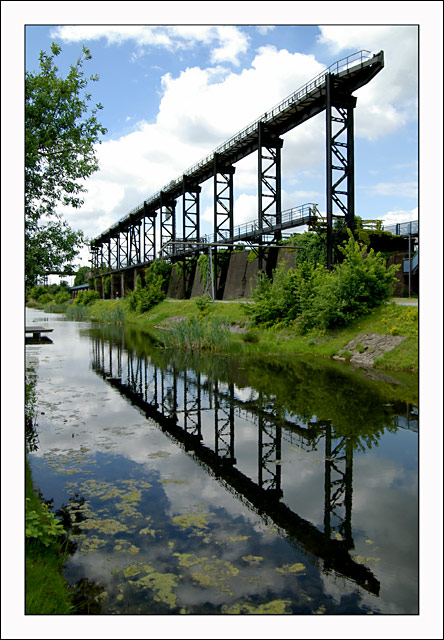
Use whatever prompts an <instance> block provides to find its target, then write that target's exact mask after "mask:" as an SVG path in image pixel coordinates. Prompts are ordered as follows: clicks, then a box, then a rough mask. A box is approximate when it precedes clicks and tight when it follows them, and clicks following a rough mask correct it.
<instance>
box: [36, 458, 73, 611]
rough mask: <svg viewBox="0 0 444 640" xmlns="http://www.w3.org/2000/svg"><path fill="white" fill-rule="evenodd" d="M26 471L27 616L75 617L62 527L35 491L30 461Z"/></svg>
mask: <svg viewBox="0 0 444 640" xmlns="http://www.w3.org/2000/svg"><path fill="white" fill-rule="evenodd" d="M25 468H26V475H25V495H26V531H27V537H26V545H25V567H26V582H25V612H26V614H27V615H30V614H31V615H32V614H35V615H54V614H71V613H73V605H72V602H71V595H70V589H69V585H68V583H67V582H66V580H65V579H64V577H63V575H62V571H63V564H64V561H65V552H64V546H63V545H64V543H63V537H61V536H60V535H59V534H60V533H61V532H60V531H59V529H60V525H58V523H57V520H55V519H54V518H53V516H52V514H51V513H50V512H49V511H48V510H47V509H46V506H45V505H44V503H43V502H42V500H41V498H40V496H39V495H38V492H37V491H36V489H35V488H34V485H33V482H32V476H31V470H30V467H29V463H28V460H26V467H25ZM30 534H32V535H30Z"/></svg>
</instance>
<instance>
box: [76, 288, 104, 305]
mask: <svg viewBox="0 0 444 640" xmlns="http://www.w3.org/2000/svg"><path fill="white" fill-rule="evenodd" d="M99 299H100V294H99V292H98V291H89V290H88V291H80V293H79V295H78V296H77V298H76V299H75V300H74V305H75V306H76V307H78V306H81V307H83V306H86V305H88V304H91V303H92V302H95V301H96V300H99Z"/></svg>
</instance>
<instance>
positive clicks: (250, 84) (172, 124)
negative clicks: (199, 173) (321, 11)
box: [73, 46, 324, 237]
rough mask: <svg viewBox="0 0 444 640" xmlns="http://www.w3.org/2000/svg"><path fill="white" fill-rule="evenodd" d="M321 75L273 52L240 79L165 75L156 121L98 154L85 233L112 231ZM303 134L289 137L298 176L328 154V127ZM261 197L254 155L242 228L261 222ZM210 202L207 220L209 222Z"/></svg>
mask: <svg viewBox="0 0 444 640" xmlns="http://www.w3.org/2000/svg"><path fill="white" fill-rule="evenodd" d="M322 69H323V66H322V65H321V64H320V63H319V62H318V61H316V60H315V58H314V57H313V56H306V55H303V54H299V53H295V54H292V53H290V52H288V51H286V50H280V51H279V50H277V49H276V48H275V47H271V46H269V47H263V48H261V49H260V50H259V51H258V52H257V55H256V56H255V57H254V59H253V61H252V63H251V65H250V66H249V67H247V68H244V69H242V70H241V71H239V72H234V71H231V72H230V71H227V70H226V69H223V68H221V67H220V66H216V67H209V68H205V69H202V68H200V67H197V66H196V67H191V68H187V69H186V70H184V71H182V72H181V73H180V74H179V75H178V76H177V77H174V76H173V75H172V74H165V75H164V76H163V77H162V85H161V89H162V97H161V101H160V104H159V110H158V114H157V117H156V120H155V121H154V122H151V123H148V122H145V121H142V122H139V123H137V125H135V127H134V130H133V131H132V132H131V133H129V134H127V135H124V136H121V137H120V138H118V139H111V140H107V141H106V142H103V143H102V144H101V145H99V146H98V147H97V153H98V157H99V163H100V171H99V172H98V173H97V174H95V175H93V176H92V177H91V178H90V179H89V180H88V183H87V188H88V191H89V193H88V194H87V196H86V198H85V205H84V207H83V211H84V213H85V216H86V218H85V221H86V219H87V217H88V216H89V219H90V222H89V223H87V224H86V226H84V227H83V228H84V229H85V232H86V233H87V234H88V235H90V236H92V237H94V236H95V235H98V233H100V232H101V231H103V230H104V228H102V229H97V226H98V220H102V221H103V219H104V217H106V219H107V220H109V222H110V224H112V223H113V222H115V221H117V220H118V219H119V218H121V217H123V216H124V215H126V214H127V213H128V212H129V211H130V210H131V209H132V208H134V207H135V206H137V205H138V204H140V203H141V202H142V201H143V200H144V199H146V198H148V197H149V196H150V195H152V194H153V193H155V192H156V191H157V190H159V189H161V188H162V187H163V186H164V185H165V184H167V183H168V182H169V181H170V180H172V179H176V178H178V177H180V176H181V175H182V174H183V173H184V172H185V171H186V170H187V169H188V168H189V167H191V166H192V165H194V164H195V163H197V162H198V161H200V160H201V159H202V158H204V157H206V156H208V155H211V154H212V152H213V151H214V149H215V148H216V147H217V146H218V145H219V144H222V143H223V142H225V140H227V139H228V138H230V137H231V136H232V135H234V134H235V133H236V132H238V131H240V130H242V129H244V128H245V126H247V125H248V123H250V122H252V121H254V120H256V119H257V118H258V117H259V116H260V115H261V113H264V112H266V111H267V110H269V109H270V108H271V107H273V106H274V105H275V104H277V103H279V102H281V101H282V99H283V98H284V97H285V96H287V95H289V94H290V93H292V92H293V91H294V90H295V89H297V88H298V87H300V86H301V85H303V84H304V83H305V82H307V81H308V80H309V79H311V78H312V77H314V76H316V75H317V74H318V73H319V72H320V71H321V70H322ZM265 86H266V88H267V90H266V91H264V87H265ZM299 129H300V131H299V132H298V135H296V136H295V135H294V134H293V132H291V134H288V142H287V140H286V141H285V144H284V152H283V154H286V155H285V160H283V162H285V166H286V167H289V166H291V165H293V166H295V167H296V173H297V170H298V168H299V169H301V170H302V167H303V166H305V167H306V166H307V162H308V163H309V164H310V163H316V161H317V160H319V159H320V158H321V157H322V154H323V152H324V149H323V137H322V131H323V124H320V123H319V122H313V123H312V122H308V123H306V124H304V125H303V126H302V127H300V128H299ZM209 182H210V181H209ZM108 185H109V186H110V188H108ZM205 186H206V185H203V187H205ZM256 190H257V158H256V157H255V155H250V156H248V157H246V158H244V159H243V160H241V161H240V162H238V163H237V164H236V174H235V197H236V199H237V201H236V205H235V224H241V223H243V222H247V221H249V220H252V219H255V218H256V217H257V201H256V199H255V194H256ZM203 191H204V189H203ZM253 194H254V195H253ZM203 195H204V193H202V210H204V214H203V219H204V220H207V219H208V221H209V218H210V213H209V211H205V202H204V198H203ZM130 196H131V198H132V200H131V201H130ZM293 205H294V202H291V203H289V204H288V206H293ZM211 219H212V215H211ZM73 220H74V218H73ZM108 226H109V225H108ZM105 228H107V227H105Z"/></svg>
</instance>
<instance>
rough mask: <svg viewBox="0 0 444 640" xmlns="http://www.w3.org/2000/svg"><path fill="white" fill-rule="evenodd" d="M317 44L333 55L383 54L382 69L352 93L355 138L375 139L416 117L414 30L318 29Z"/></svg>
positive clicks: (409, 27) (402, 27)
mask: <svg viewBox="0 0 444 640" xmlns="http://www.w3.org/2000/svg"><path fill="white" fill-rule="evenodd" d="M320 30H321V35H320V36H319V42H320V43H322V44H325V45H327V47H328V48H329V50H330V51H331V53H332V54H334V55H339V53H341V52H344V53H345V52H347V53H351V52H354V51H359V50H361V49H367V50H370V51H371V53H377V52H379V51H380V50H383V51H384V69H383V70H382V71H380V73H379V74H378V75H377V76H376V77H375V78H374V79H373V80H372V81H371V82H370V83H369V84H367V85H366V86H364V87H362V88H361V89H359V90H358V91H357V92H356V95H357V97H358V105H359V110H357V111H356V135H357V136H361V137H364V138H367V139H369V140H376V139H377V138H379V137H381V136H383V135H386V134H388V133H392V132H394V131H396V130H398V129H399V128H401V127H402V126H403V125H404V124H405V123H406V122H407V121H409V120H414V119H416V117H417V102H418V30H417V27H416V26H414V25H397V26H381V25H376V26H375V25H343V26H327V27H320Z"/></svg>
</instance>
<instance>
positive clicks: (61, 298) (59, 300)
mask: <svg viewBox="0 0 444 640" xmlns="http://www.w3.org/2000/svg"><path fill="white" fill-rule="evenodd" d="M68 300H71V296H70V294H69V293H68V291H59V293H56V295H55V297H54V302H55V303H56V304H63V303H64V302H68Z"/></svg>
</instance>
